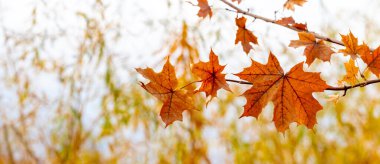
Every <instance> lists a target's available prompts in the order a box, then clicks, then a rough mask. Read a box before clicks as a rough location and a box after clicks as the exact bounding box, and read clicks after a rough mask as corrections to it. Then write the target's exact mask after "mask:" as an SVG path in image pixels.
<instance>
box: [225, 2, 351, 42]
mask: <svg viewBox="0 0 380 164" xmlns="http://www.w3.org/2000/svg"><path fill="white" fill-rule="evenodd" d="M220 1H222V2H223V3H225V4H226V5H228V6H230V7H231V8H233V9H235V10H236V11H235V12H237V13H241V14H244V15H247V16H250V17H253V18H255V19H260V20H263V21H265V22H268V23H272V24H276V25H279V26H283V27H285V28H288V29H291V30H293V31H297V32H301V31H302V32H308V33H311V34H313V35H314V36H315V37H316V38H318V39H321V40H325V41H327V42H331V43H335V44H338V45H341V46H344V44H343V42H341V41H339V40H336V39H333V38H329V37H326V36H322V35H320V34H317V33H315V32H312V31H304V30H300V29H298V28H295V27H292V26H289V25H283V24H279V23H277V22H276V20H273V19H270V18H266V17H263V16H260V15H256V14H253V13H250V12H247V11H244V10H242V9H240V8H239V7H237V6H235V5H234V4H232V3H231V2H229V1H227V0H220Z"/></svg>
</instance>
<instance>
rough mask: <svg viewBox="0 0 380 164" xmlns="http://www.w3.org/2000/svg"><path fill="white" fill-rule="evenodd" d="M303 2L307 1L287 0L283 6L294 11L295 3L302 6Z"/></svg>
mask: <svg viewBox="0 0 380 164" xmlns="http://www.w3.org/2000/svg"><path fill="white" fill-rule="evenodd" d="M305 2H307V1H306V0H287V1H286V2H285V4H284V8H285V9H288V10H292V11H294V6H295V5H298V6H302V5H303V4H304V3H305Z"/></svg>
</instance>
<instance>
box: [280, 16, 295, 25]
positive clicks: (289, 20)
mask: <svg viewBox="0 0 380 164" xmlns="http://www.w3.org/2000/svg"><path fill="white" fill-rule="evenodd" d="M276 23H277V24H281V25H290V24H294V23H296V21H295V20H294V19H293V17H285V18H281V19H280V20H277V21H276Z"/></svg>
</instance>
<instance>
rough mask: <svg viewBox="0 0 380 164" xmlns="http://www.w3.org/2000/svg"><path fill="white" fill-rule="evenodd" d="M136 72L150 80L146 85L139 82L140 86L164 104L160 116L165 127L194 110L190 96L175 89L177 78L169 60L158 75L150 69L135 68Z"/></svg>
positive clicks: (180, 119)
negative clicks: (187, 111)
mask: <svg viewBox="0 0 380 164" xmlns="http://www.w3.org/2000/svg"><path fill="white" fill-rule="evenodd" d="M136 71H137V72H139V73H140V74H141V75H143V76H144V77H145V78H147V79H149V80H150V82H149V83H148V84H144V83H142V82H141V86H142V87H143V88H144V89H145V90H146V91H148V92H149V93H150V94H152V95H153V96H155V97H156V98H157V99H159V100H160V101H162V102H163V103H164V104H163V106H162V108H161V112H160V116H161V118H162V120H163V121H164V122H165V124H166V127H167V126H168V125H170V124H171V123H173V122H174V121H176V120H179V121H182V112H183V111H185V110H192V109H195V107H194V101H193V99H192V97H191V96H192V95H191V94H189V93H188V92H186V91H185V90H182V89H177V85H178V81H177V77H176V74H175V71H174V67H173V66H172V65H171V64H170V62H169V59H168V60H167V61H166V63H165V65H164V67H163V69H162V71H161V72H160V73H156V72H154V71H153V70H152V69H151V68H146V69H141V68H136Z"/></svg>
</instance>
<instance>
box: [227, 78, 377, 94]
mask: <svg viewBox="0 0 380 164" xmlns="http://www.w3.org/2000/svg"><path fill="white" fill-rule="evenodd" d="M226 81H228V82H233V83H238V84H247V85H253V84H252V83H251V82H248V81H240V80H232V79H226ZM374 83H380V79H375V80H368V81H365V82H362V83H358V84H355V85H350V86H343V87H329V88H326V89H325V90H326V91H344V92H347V90H349V89H352V88H357V87H364V86H366V85H370V84H374Z"/></svg>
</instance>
